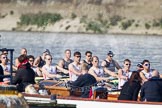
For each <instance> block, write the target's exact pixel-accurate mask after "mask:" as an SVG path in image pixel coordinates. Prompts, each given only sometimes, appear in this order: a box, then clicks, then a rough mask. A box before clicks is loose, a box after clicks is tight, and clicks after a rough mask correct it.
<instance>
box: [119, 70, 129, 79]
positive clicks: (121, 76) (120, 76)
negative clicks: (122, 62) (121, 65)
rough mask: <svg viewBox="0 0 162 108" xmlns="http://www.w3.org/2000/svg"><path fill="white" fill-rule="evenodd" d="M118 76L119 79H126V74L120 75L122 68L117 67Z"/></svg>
mask: <svg viewBox="0 0 162 108" xmlns="http://www.w3.org/2000/svg"><path fill="white" fill-rule="evenodd" d="M118 77H119V78H121V79H125V80H127V79H128V78H127V77H126V76H123V75H122V69H119V70H118Z"/></svg>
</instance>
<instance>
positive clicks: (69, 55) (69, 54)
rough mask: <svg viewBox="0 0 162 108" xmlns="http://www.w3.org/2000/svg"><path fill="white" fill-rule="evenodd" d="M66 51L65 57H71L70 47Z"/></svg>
mask: <svg viewBox="0 0 162 108" xmlns="http://www.w3.org/2000/svg"><path fill="white" fill-rule="evenodd" d="M64 53H65V58H67V59H70V58H71V50H70V49H66V50H65V52H64Z"/></svg>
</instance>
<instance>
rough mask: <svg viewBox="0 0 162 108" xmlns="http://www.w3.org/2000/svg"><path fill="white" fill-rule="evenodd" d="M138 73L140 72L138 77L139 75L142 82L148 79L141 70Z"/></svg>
mask: <svg viewBox="0 0 162 108" xmlns="http://www.w3.org/2000/svg"><path fill="white" fill-rule="evenodd" d="M139 74H140V77H141V79H142V81H143V82H146V81H148V79H147V78H146V77H145V76H144V74H143V73H142V72H140V73H139Z"/></svg>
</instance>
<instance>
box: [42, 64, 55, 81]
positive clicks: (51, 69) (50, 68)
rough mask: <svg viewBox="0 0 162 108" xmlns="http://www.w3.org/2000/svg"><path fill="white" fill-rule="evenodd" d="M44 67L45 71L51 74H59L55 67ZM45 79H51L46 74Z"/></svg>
mask: <svg viewBox="0 0 162 108" xmlns="http://www.w3.org/2000/svg"><path fill="white" fill-rule="evenodd" d="M44 67H45V70H47V72H49V73H50V74H56V73H57V71H56V67H55V66H50V67H48V66H46V65H44ZM43 78H44V79H50V78H48V77H47V76H46V75H45V74H43Z"/></svg>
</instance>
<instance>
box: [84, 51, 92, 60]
mask: <svg viewBox="0 0 162 108" xmlns="http://www.w3.org/2000/svg"><path fill="white" fill-rule="evenodd" d="M85 56H86V60H87V61H91V60H92V52H91V51H86V52H85Z"/></svg>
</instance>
